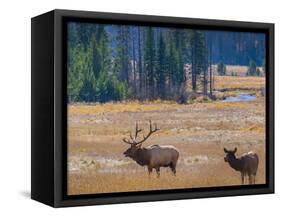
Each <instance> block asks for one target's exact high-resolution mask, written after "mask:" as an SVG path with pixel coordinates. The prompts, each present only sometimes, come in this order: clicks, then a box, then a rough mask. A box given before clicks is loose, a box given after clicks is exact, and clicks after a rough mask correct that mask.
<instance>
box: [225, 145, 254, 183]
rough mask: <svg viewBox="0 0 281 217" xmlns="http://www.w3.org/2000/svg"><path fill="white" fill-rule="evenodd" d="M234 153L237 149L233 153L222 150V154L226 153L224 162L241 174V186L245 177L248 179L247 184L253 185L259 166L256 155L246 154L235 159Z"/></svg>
mask: <svg viewBox="0 0 281 217" xmlns="http://www.w3.org/2000/svg"><path fill="white" fill-rule="evenodd" d="M236 151H237V148H235V149H234V150H233V151H231V150H227V149H226V148H224V152H225V153H226V156H225V158H224V160H225V161H226V162H228V163H229V165H230V167H231V168H233V169H234V170H236V171H239V172H240V173H241V182H242V184H244V178H245V176H248V177H249V184H255V179H256V174H257V170H258V165H259V158H258V155H257V154H256V153H254V152H248V153H245V154H243V155H242V156H241V157H240V158H237V157H236V156H235V153H236Z"/></svg>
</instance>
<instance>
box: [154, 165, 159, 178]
mask: <svg viewBox="0 0 281 217" xmlns="http://www.w3.org/2000/svg"><path fill="white" fill-rule="evenodd" d="M155 169H156V172H157V178H159V177H160V167H157V168H155Z"/></svg>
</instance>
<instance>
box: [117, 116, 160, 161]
mask: <svg viewBox="0 0 281 217" xmlns="http://www.w3.org/2000/svg"><path fill="white" fill-rule="evenodd" d="M158 130H159V128H157V125H156V124H154V128H153V126H152V123H151V120H149V132H148V134H147V135H146V136H143V138H142V139H141V140H138V134H139V133H140V132H141V131H142V129H139V126H138V123H137V122H136V129H135V133H134V135H132V132H130V138H129V139H126V138H123V142H125V143H127V144H129V145H130V148H128V149H127V150H126V151H125V152H124V153H123V154H124V155H125V157H130V158H133V159H134V158H135V156H136V152H137V150H138V149H140V148H141V146H142V143H143V142H144V141H146V140H147V139H148V138H149V137H150V136H151V135H152V134H153V133H155V132H156V131H158Z"/></svg>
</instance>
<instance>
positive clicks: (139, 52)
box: [67, 23, 264, 103]
mask: <svg viewBox="0 0 281 217" xmlns="http://www.w3.org/2000/svg"><path fill="white" fill-rule="evenodd" d="M218 34H220V33H219V32H210V31H209V32H207V31H199V30H190V29H176V28H156V27H143V26H125V25H124V26H123V25H103V24H88V23H69V24H68V34H67V35H68V38H67V43H68V46H67V49H68V50H67V51H68V52H67V54H68V58H67V64H68V66H67V70H68V96H69V102H79V101H83V102H107V101H120V100H126V99H139V100H154V99H164V100H177V101H179V102H181V103H184V102H186V100H187V97H188V94H189V92H193V93H198V92H200V93H201V94H202V95H204V96H209V97H211V98H212V89H213V88H212V86H213V81H214V79H213V72H212V70H211V67H210V65H211V64H215V63H217V61H218V63H219V65H222V67H223V65H224V64H226V63H227V64H228V63H231V64H241V65H242V64H251V65H252V66H255V67H256V65H262V64H263V63H264V48H263V49H262V48H261V47H262V46H264V45H263V44H264V41H263V40H264V39H262V37H261V36H260V34H250V33H225V32H221V34H222V35H221V37H223V38H222V39H223V40H224V41H220V40H218V38H219V36H218ZM234 34H235V37H234ZM237 34H238V35H237ZM239 35H240V36H239ZM237 38H239V40H238V39H237ZM236 39H237V40H236ZM229 44H231V46H234V47H236V49H237V50H233V49H230V47H228V46H229ZM234 44H235V45H234ZM253 46H254V47H255V49H254V48H253ZM231 52H232V53H231ZM233 52H234V53H235V55H233ZM230 56H233V57H230ZM234 56H235V57H234ZM234 58H235V60H234ZM231 61H232V62H231ZM190 66H191V67H190ZM254 72H255V71H252V72H251V74H249V75H255V73H254ZM188 90H190V91H189V92H188Z"/></svg>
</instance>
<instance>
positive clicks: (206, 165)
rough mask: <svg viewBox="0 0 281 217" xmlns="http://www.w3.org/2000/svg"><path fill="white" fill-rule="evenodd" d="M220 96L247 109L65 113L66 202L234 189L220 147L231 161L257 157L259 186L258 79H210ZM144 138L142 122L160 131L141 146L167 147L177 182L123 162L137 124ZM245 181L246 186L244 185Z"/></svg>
mask: <svg viewBox="0 0 281 217" xmlns="http://www.w3.org/2000/svg"><path fill="white" fill-rule="evenodd" d="M215 79H216V80H215V87H214V88H215V90H216V91H218V92H220V93H221V94H225V96H228V95H237V94H239V93H249V94H252V95H255V96H256V99H255V100H253V101H240V102H225V101H223V100H217V101H212V102H210V101H208V102H194V103H191V104H187V105H180V104H177V103H176V102H171V101H160V100H157V101H154V102H137V101H130V102H118V103H105V104H82V103H79V104H78V103H77V104H69V105H68V194H69V195H75V194H95V193H106V192H128V191H144V190H159V189H175V188H195V187H211V186H231V185H240V184H241V179H240V173H239V172H236V171H234V170H233V169H232V168H230V166H229V165H228V164H227V163H226V162H224V159H223V158H224V152H223V147H226V148H228V149H233V148H234V147H237V148H238V151H237V156H240V155H241V154H243V153H245V152H248V151H255V152H256V153H257V154H258V156H259V159H260V163H259V168H258V172H257V177H256V183H257V184H261V183H265V98H264V96H263V94H261V92H262V88H264V86H265V78H264V77H237V76H216V77H215ZM136 120H137V121H138V123H139V125H140V127H141V128H142V129H144V130H145V132H147V130H148V120H152V122H153V123H157V125H158V127H160V131H158V132H157V133H155V134H154V135H152V136H151V137H150V138H149V139H148V140H147V141H146V142H145V143H144V144H143V146H144V147H145V146H148V145H152V144H159V145H173V146H175V147H176V148H177V149H178V150H179V152H180V157H179V161H178V165H177V175H176V176H173V175H172V173H171V171H170V169H168V168H161V175H160V178H157V177H156V173H155V171H153V174H152V176H151V177H149V176H148V173H147V168H146V167H141V166H139V165H138V164H137V163H136V162H134V161H133V160H131V159H129V158H125V157H124V156H123V152H124V151H125V150H126V149H127V148H128V145H127V144H125V143H124V142H123V141H122V138H124V137H128V135H129V132H130V131H134V127H135V122H136ZM247 181H248V180H247Z"/></svg>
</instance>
